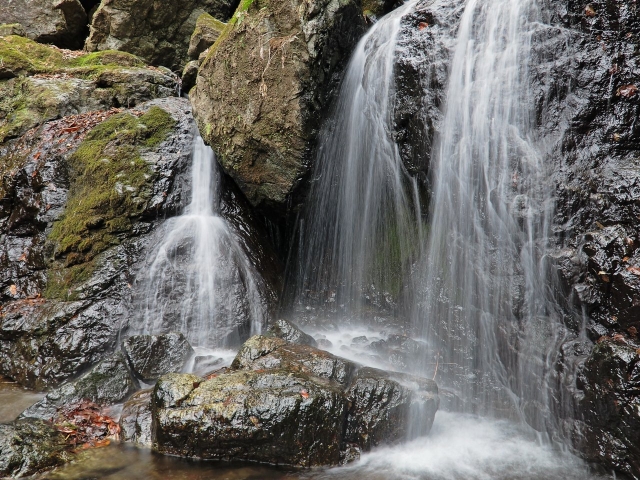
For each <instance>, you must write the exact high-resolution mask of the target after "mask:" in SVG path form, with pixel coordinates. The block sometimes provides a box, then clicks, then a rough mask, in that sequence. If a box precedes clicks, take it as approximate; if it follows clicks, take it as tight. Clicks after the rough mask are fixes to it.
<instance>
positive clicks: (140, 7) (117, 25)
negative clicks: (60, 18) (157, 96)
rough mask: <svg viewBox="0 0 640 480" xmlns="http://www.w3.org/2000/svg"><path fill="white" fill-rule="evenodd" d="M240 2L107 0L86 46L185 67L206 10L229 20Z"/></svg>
mask: <svg viewBox="0 0 640 480" xmlns="http://www.w3.org/2000/svg"><path fill="white" fill-rule="evenodd" d="M237 4H238V0H185V1H181V2H155V1H153V0H137V1H135V2H131V1H129V0H110V1H105V0H103V1H102V2H101V3H100V6H99V7H98V9H97V10H96V12H95V14H94V16H93V18H92V22H91V28H90V34H89V38H88V39H87V41H86V44H85V48H86V49H87V50H89V51H97V50H109V49H117V50H121V51H126V52H131V53H134V54H136V55H139V56H140V57H142V58H144V59H146V60H147V61H149V62H151V63H153V64H154V65H164V66H166V67H169V68H171V69H172V70H175V71H182V68H183V67H184V65H185V64H186V63H187V60H188V55H187V51H188V49H189V40H190V38H191V34H192V33H193V31H194V28H196V20H197V19H198V18H199V17H200V16H201V15H202V14H204V13H208V14H210V15H213V16H214V17H216V18H219V19H220V20H227V19H228V18H229V17H230V16H231V14H232V13H233V10H234V9H235V7H236V5H237Z"/></svg>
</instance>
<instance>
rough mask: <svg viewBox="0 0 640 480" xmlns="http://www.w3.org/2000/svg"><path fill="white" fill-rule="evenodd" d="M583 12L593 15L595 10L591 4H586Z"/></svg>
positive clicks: (588, 15)
mask: <svg viewBox="0 0 640 480" xmlns="http://www.w3.org/2000/svg"><path fill="white" fill-rule="evenodd" d="M584 14H585V15H586V16H587V17H595V16H596V11H595V9H594V8H593V7H592V6H591V5H587V6H586V7H584Z"/></svg>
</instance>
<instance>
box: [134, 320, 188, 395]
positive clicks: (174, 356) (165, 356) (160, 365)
mask: <svg viewBox="0 0 640 480" xmlns="http://www.w3.org/2000/svg"><path fill="white" fill-rule="evenodd" d="M122 348H123V352H124V354H125V355H126V358H127V361H128V362H129V365H130V366H131V370H132V372H133V373H134V375H136V376H137V377H138V378H140V379H141V380H142V381H144V382H146V383H149V382H152V381H154V380H157V379H158V378H160V377H161V376H162V375H165V374H167V373H170V372H179V371H181V370H182V368H183V367H184V365H185V363H187V361H188V360H189V358H190V357H192V356H193V355H194V354H195V352H194V351H193V348H191V345H190V344H189V342H188V341H187V339H186V338H185V336H184V335H183V334H182V333H179V332H169V333H166V334H164V335H134V336H132V337H129V338H127V339H126V340H125V341H124V343H123V345H122Z"/></svg>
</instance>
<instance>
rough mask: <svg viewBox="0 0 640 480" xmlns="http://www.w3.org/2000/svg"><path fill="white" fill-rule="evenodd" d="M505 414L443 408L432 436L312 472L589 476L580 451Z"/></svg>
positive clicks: (462, 478)
mask: <svg viewBox="0 0 640 480" xmlns="http://www.w3.org/2000/svg"><path fill="white" fill-rule="evenodd" d="M529 434H530V432H527V431H524V430H522V428H521V427H520V426H518V425H517V424H514V423H510V422H508V421H506V420H495V419H487V418H482V417H477V416H473V415H468V414H458V413H455V414H454V413H448V412H442V411H441V412H438V413H437V414H436V419H435V422H434V424H433V429H432V430H431V433H430V434H429V436H428V437H424V438H419V439H416V440H414V441H411V442H408V443H405V444H402V445H398V446H394V447H389V448H379V449H377V450H374V451H373V452H371V453H368V454H366V455H364V456H363V457H362V459H361V460H360V461H358V462H356V463H354V464H353V465H350V466H347V467H343V468H338V469H331V470H328V471H326V472H322V473H317V474H310V475H308V476H304V478H313V479H317V480H321V479H322V480H324V479H327V480H329V479H334V478H340V479H344V480H361V479H365V478H366V479H369V480H388V479H391V478H393V479H394V480H547V479H563V480H589V479H597V478H605V477H600V476H597V475H594V474H592V473H590V472H589V470H588V469H587V467H586V466H585V465H584V464H582V463H581V462H580V461H579V460H578V459H577V458H576V457H574V456H572V455H570V454H568V453H563V452H560V451H558V450H555V449H553V448H552V447H551V446H549V445H548V444H542V443H539V442H537V441H536V440H535V437H531V436H530V435H529Z"/></svg>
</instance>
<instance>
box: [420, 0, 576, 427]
mask: <svg viewBox="0 0 640 480" xmlns="http://www.w3.org/2000/svg"><path fill="white" fill-rule="evenodd" d="M538 17H539V13H538V8H537V5H536V3H535V0H490V1H487V2H479V1H477V0H469V1H468V2H467V3H466V5H465V9H464V13H463V14H462V17H461V19H460V24H459V27H458V32H457V40H456V43H455V47H454V49H453V59H452V63H451V67H450V79H449V85H448V91H447V95H446V99H447V100H446V105H445V112H444V121H443V123H442V125H441V126H440V130H439V131H440V135H439V138H436V144H435V148H434V151H433V153H432V159H433V161H432V166H431V172H432V178H433V184H432V185H433V196H432V201H431V206H430V212H429V214H430V230H429V240H428V244H427V251H426V255H425V260H424V262H423V265H422V272H423V276H424V278H423V297H422V298H423V302H421V304H420V305H418V306H417V307H416V312H415V324H416V325H417V327H418V330H419V332H420V333H421V334H422V335H423V337H424V338H425V339H426V340H427V341H428V342H429V344H430V346H431V355H432V356H431V357H430V358H428V359H425V366H424V371H428V372H434V367H433V365H439V366H440V369H439V370H438V374H437V375H438V376H437V379H438V380H439V381H440V383H441V384H442V385H445V386H447V387H448V388H450V389H452V390H453V391H454V392H455V393H456V394H457V395H458V397H459V398H461V399H462V401H463V402H465V405H466V407H465V408H466V409H467V410H468V411H474V412H484V413H489V414H494V415H509V416H512V417H513V416H516V417H517V416H520V418H521V419H523V420H526V421H527V422H528V423H529V424H530V425H532V426H534V427H535V428H537V429H540V430H544V429H546V428H547V427H548V423H549V422H550V421H551V417H552V415H551V413H550V409H551V407H552V406H551V404H552V401H551V398H550V396H549V395H550V392H551V390H552V387H553V386H552V385H551V383H552V377H553V375H554V369H555V361H556V356H557V355H558V352H559V350H560V348H559V344H560V342H561V341H562V339H563V337H564V336H565V332H564V329H563V327H562V326H561V323H560V320H559V313H558V312H557V311H556V307H555V306H554V305H553V303H552V302H551V301H550V293H549V290H550V276H549V273H548V272H547V270H546V267H545V262H544V255H545V253H546V242H547V241H548V239H549V237H550V229H551V221H552V214H553V211H554V201H553V193H554V192H553V185H552V182H550V181H549V178H550V176H549V172H548V171H547V169H546V167H545V163H544V161H543V156H542V155H541V154H540V151H541V150H540V147H539V145H537V140H536V134H535V118H534V108H535V104H534V102H535V100H534V96H533V94H532V92H531V91H530V80H529V63H530V61H531V58H532V57H531V42H532V38H533V36H534V35H535V34H536V31H537V29H540V28H544V26H542V25H541V23H540V22H539V21H538Z"/></svg>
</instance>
